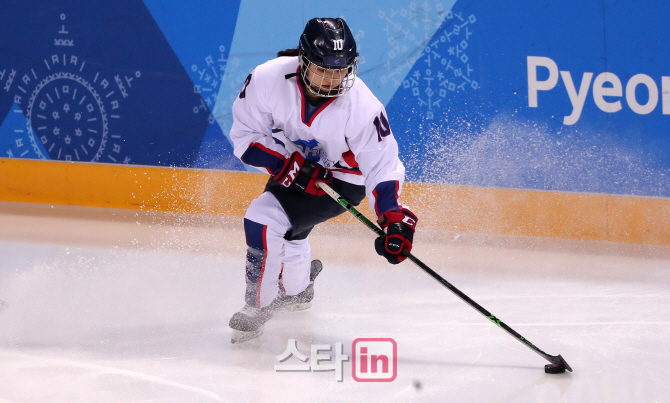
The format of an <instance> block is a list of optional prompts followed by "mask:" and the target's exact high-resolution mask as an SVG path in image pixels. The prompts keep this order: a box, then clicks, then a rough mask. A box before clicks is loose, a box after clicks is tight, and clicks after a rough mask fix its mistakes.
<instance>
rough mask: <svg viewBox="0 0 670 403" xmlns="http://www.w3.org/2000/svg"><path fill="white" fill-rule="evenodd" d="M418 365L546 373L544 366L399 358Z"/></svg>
mask: <svg viewBox="0 0 670 403" xmlns="http://www.w3.org/2000/svg"><path fill="white" fill-rule="evenodd" d="M401 363H402V364H418V365H439V366H444V367H459V368H466V367H476V368H516V369H533V370H538V369H539V370H541V371H544V364H542V365H538V366H536V367H531V366H527V365H512V364H479V363H476V362H475V363H469V362H455V361H451V362H449V361H437V360H420V359H412V358H409V359H408V358H398V364H399V365H400V364H401Z"/></svg>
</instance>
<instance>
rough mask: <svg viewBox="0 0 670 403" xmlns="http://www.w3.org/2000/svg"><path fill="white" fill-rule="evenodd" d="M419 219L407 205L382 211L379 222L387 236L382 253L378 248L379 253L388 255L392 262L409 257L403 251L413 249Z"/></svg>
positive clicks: (398, 261)
mask: <svg viewBox="0 0 670 403" xmlns="http://www.w3.org/2000/svg"><path fill="white" fill-rule="evenodd" d="M418 221H419V219H418V218H417V217H416V215H415V214H414V213H412V212H411V211H410V210H409V209H408V208H406V207H400V210H395V209H394V210H390V211H387V212H385V213H382V214H381V215H380V216H379V219H378V220H377V222H378V223H379V225H380V226H381V227H382V229H383V230H386V231H385V232H386V237H385V238H384V245H383V246H384V249H383V251H381V252H382V253H379V252H380V250H377V253H379V254H380V255H382V256H384V257H386V259H387V260H388V261H389V262H391V263H400V262H402V261H403V260H405V259H407V257H406V256H404V255H403V254H402V251H403V250H406V251H407V252H411V251H412V241H413V239H414V231H415V230H416V224H417V222H418ZM378 249H380V248H378Z"/></svg>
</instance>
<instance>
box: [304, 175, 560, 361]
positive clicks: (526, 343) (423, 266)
mask: <svg viewBox="0 0 670 403" xmlns="http://www.w3.org/2000/svg"><path fill="white" fill-rule="evenodd" d="M317 185H318V186H319V187H320V188H321V189H323V191H324V192H326V193H327V194H328V196H330V197H332V198H333V199H334V200H335V201H336V202H338V203H339V204H340V205H341V206H342V207H344V208H345V209H347V211H349V212H350V213H351V214H353V215H354V216H355V217H356V218H358V219H359V220H360V221H361V222H362V223H363V224H365V226H366V227H368V228H370V229H371V230H372V231H373V232H374V233H375V234H377V236H380V237H385V236H386V234H385V233H384V231H383V230H382V229H381V228H379V227H378V226H377V225H376V224H375V223H373V222H372V221H370V220H368V219H367V217H365V216H364V215H363V214H361V213H360V212H359V211H358V210H356V208H355V207H354V206H353V205H352V204H351V203H349V201H347V200H346V199H345V198H343V197H342V196H340V195H339V194H338V193H337V192H336V191H334V190H333V188H331V187H330V186H328V185H327V184H325V183H322V182H317ZM403 254H404V255H405V256H407V258H408V259H409V260H411V261H412V262H414V263H415V264H416V265H417V266H419V267H420V268H421V269H422V270H423V271H425V272H426V273H428V274H429V275H430V276H431V277H432V278H434V279H435V280H437V281H438V282H440V283H441V284H442V285H443V286H445V287H446V288H447V289H449V291H451V292H453V293H454V294H456V296H457V297H458V298H460V299H462V300H463V301H465V302H466V303H467V304H468V305H470V306H471V307H473V308H474V309H476V310H477V312H479V313H481V314H482V315H484V316H485V317H486V318H487V319H489V320H490V321H491V322H493V323H495V324H496V325H498V327H500V328H501V329H503V330H504V331H506V332H507V333H509V334H510V335H512V336H513V337H514V338H516V339H517V340H519V341H520V342H521V343H523V345H524V346H526V347H528V348H530V349H531V350H533V351H534V352H536V353H537V354H538V355H540V356H541V357H542V358H544V359H545V360H547V361H549V362H550V363H552V364H554V365H557V366H562V367H564V368H565V369H567V370H568V371H570V372H572V368H570V365H568V363H567V362H565V360H564V359H563V357H561V355H560V354H559V355H549V354H547V353H545V352H544V351H542V350H540V349H539V348H537V347H535V345H534V344H533V343H531V342H530V341H529V340H528V339H526V338H525V337H523V336H521V335H520V334H519V333H517V332H516V331H515V330H514V329H512V328H511V327H509V326H507V325H506V324H505V323H503V321H501V320H500V319H498V318H496V317H495V316H494V315H492V314H491V313H490V312H489V311H487V310H486V309H484V308H483V307H482V306H481V305H479V304H478V303H476V302H475V301H473V300H472V299H470V297H468V296H467V295H465V294H463V293H462V292H461V291H460V290H459V289H458V288H456V287H454V286H453V285H451V283H449V282H448V281H447V280H445V279H444V278H443V277H442V276H440V275H439V274H437V273H435V272H434V271H433V270H432V269H431V268H430V267H428V266H426V264H425V263H423V262H422V261H420V260H419V259H418V258H416V257H415V256H414V255H412V254H411V253H409V252H407V251H404V250H403ZM545 371H546V368H545Z"/></svg>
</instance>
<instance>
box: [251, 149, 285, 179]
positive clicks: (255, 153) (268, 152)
mask: <svg viewBox="0 0 670 403" xmlns="http://www.w3.org/2000/svg"><path fill="white" fill-rule="evenodd" d="M240 159H241V160H242V162H244V163H245V164H247V165H251V166H255V167H259V168H265V169H267V170H268V173H270V174H275V173H277V172H279V170H280V169H281V168H282V166H284V161H285V158H284V156H283V155H281V154H280V153H278V152H277V151H275V150H272V149H270V148H267V147H265V146H263V145H262V144H260V143H251V144H249V148H247V151H245V152H244V154H242V157H240Z"/></svg>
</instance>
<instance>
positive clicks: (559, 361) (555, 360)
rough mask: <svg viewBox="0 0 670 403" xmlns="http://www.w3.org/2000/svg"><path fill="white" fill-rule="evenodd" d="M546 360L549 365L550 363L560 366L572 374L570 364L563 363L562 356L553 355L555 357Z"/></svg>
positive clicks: (551, 356)
mask: <svg viewBox="0 0 670 403" xmlns="http://www.w3.org/2000/svg"><path fill="white" fill-rule="evenodd" d="M548 360H549V362H550V363H552V364H556V365H562V366H564V367H565V369H567V370H568V371H570V372H572V367H570V364H568V363H567V362H566V361H565V358H563V356H561V355H560V354H559V355H555V356H554V355H550V356H549V358H548Z"/></svg>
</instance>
